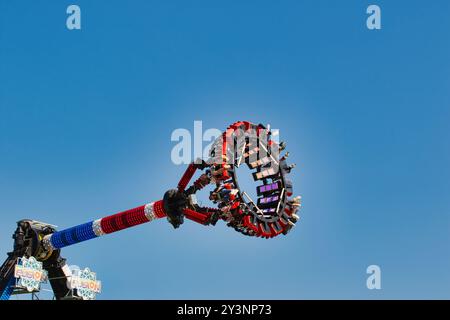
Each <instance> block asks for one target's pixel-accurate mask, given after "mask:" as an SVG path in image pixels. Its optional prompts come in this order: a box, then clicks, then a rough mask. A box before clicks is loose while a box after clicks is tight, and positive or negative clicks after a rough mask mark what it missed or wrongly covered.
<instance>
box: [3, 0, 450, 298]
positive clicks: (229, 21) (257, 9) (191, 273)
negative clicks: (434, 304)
mask: <svg viewBox="0 0 450 320" xmlns="http://www.w3.org/2000/svg"><path fill="white" fill-rule="evenodd" d="M72 3H76V4H78V5H79V6H80V7H81V11H82V30H79V31H69V30H67V29H66V25H65V20H66V13H65V11H66V8H67V6H68V5H70V4H72ZM372 3H374V4H378V5H379V6H380V7H381V10H382V29H381V30H379V31H369V30H368V29H367V28H366V24H365V20H366V17H367V15H366V13H365V11H366V8H367V6H368V5H369V4H372ZM449 16H450V3H449V2H448V1H444V0H441V1H432V2H429V1H428V2H427V1H378V0H377V1H372V2H368V1H356V0H354V1H351V0H349V1H331V0H330V1H324V0H319V1H318V0H316V1H312V0H311V1H278V2H274V1H188V2H187V1H164V2H162V1H158V2H157V1H131V2H130V1H123V0H122V1H81V0H80V1H78V0H77V1H75V2H69V1H58V3H57V4H56V3H55V2H53V1H44V0H41V1H14V2H7V1H2V2H0V200H1V201H0V221H1V223H0V252H1V254H2V255H3V256H4V257H6V252H7V251H9V250H10V249H11V246H12V240H11V233H12V232H13V230H14V228H15V222H16V221H17V220H19V219H22V218H33V219H37V220H42V221H46V222H49V223H52V224H56V225H58V226H59V227H60V228H65V227H70V226H72V225H76V224H79V223H83V222H86V221H90V220H92V219H94V218H98V217H102V216H106V215H108V214H111V213H114V212H117V211H121V210H124V209H128V208H131V207H135V206H138V205H141V204H144V203H146V202H149V201H153V200H158V199H160V198H161V197H162V195H163V194H164V192H165V190H167V189H169V188H172V187H174V186H175V185H176V183H177V181H178V178H179V177H180V176H181V174H182V173H183V171H184V169H185V167H183V166H176V165H174V164H173V163H172V162H171V160H170V151H171V149H172V147H173V146H174V143H173V142H171V141H170V135H171V133H172V131H173V130H174V129H176V128H187V129H190V130H193V124H194V120H202V121H203V126H204V127H205V128H219V129H224V128H225V127H226V126H227V125H228V124H230V123H232V122H234V121H236V120H249V121H253V122H261V123H270V124H271V125H272V126H273V127H276V128H280V133H281V138H282V140H285V141H286V142H287V145H288V149H289V151H290V153H291V157H290V159H291V161H292V162H295V163H297V168H296V169H295V171H294V173H293V181H294V188H295V193H296V194H300V195H302V197H303V205H304V206H303V208H302V211H301V212H300V214H301V221H300V222H299V223H298V225H297V227H296V229H295V230H294V231H293V232H292V233H290V234H289V235H288V236H286V237H278V238H276V239H273V240H262V239H250V238H247V237H243V236H240V235H239V234H237V233H235V232H234V231H233V230H232V229H229V228H227V227H226V226H225V225H224V224H223V223H219V224H218V225H217V226H216V227H214V228H212V227H210V228H207V227H202V226H200V225H197V224H194V223H191V222H186V223H185V224H184V225H183V226H182V227H181V228H180V229H178V230H173V229H172V227H171V226H170V225H169V224H168V223H167V222H166V221H158V222H154V223H151V224H147V225H142V226H138V227H136V228H133V229H129V230H125V231H123V232H120V233H117V234H113V235H109V236H107V237H103V238H100V239H95V240H92V241H89V242H86V243H82V244H79V245H76V246H73V247H70V248H66V249H64V251H63V255H64V257H66V258H68V262H69V264H76V265H79V266H81V267H85V266H89V267H90V268H91V269H93V270H95V271H97V273H98V277H99V278H100V279H101V280H102V281H103V289H104V292H103V293H102V294H101V295H100V296H99V298H101V299H165V298H167V299H170V298H173V299H195V298H212V299H215V298H218V299H219V298H234V299H241V298H246V299H250V298H255V299H262V298H267V299H278V298H284V299H313V298H325V299H329V298H339V299H341V298H342V299H348V298H355V299H380V298H387V299H391V298H413V299H418V298H420V299H422V298H423V299H429V298H438V299H439V298H446V299H449V298H450V290H449V289H450V271H449V270H450V250H449V242H450V233H449V230H450V200H449V197H448V194H449V191H450V183H449V181H450V169H449V165H448V164H449V163H450V145H449V139H448V138H449V133H448V120H449V117H450V112H449V105H450V90H449V89H450V59H449V58H448V57H450V40H449V36H448V30H449V29H450V19H449ZM371 264H377V265H379V266H380V267H381V270H382V289H381V290H368V289H367V288H366V277H367V275H366V273H365V271H366V268H367V266H369V265H371Z"/></svg>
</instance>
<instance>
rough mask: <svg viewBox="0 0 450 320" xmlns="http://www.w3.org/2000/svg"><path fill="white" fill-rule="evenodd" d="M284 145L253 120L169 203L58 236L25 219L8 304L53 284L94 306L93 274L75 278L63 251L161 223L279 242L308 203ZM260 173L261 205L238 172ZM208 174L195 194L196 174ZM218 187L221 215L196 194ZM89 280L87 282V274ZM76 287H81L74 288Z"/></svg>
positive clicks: (200, 164) (9, 266)
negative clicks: (222, 226) (297, 191)
mask: <svg viewBox="0 0 450 320" xmlns="http://www.w3.org/2000/svg"><path fill="white" fill-rule="evenodd" d="M284 149H285V144H284V143H283V142H281V143H278V142H276V141H274V140H273V138H272V132H271V131H270V128H266V127H265V126H263V125H261V124H259V125H256V124H253V123H250V122H246V121H240V122H236V123H234V124H232V125H230V126H229V127H228V128H227V130H226V131H225V132H223V134H222V135H221V136H220V137H219V138H217V139H216V141H215V142H214V144H213V146H212V148H211V151H210V158H209V159H208V160H207V161H204V160H196V161H194V162H193V163H191V164H190V165H189V166H188V168H187V170H186V172H185V173H184V175H183V176H182V178H181V179H180V181H179V183H178V187H177V189H173V190H169V191H167V192H166V193H165V194H164V197H163V199H162V200H159V201H155V202H151V203H148V204H145V205H142V206H139V207H136V208H133V209H130V210H126V211H123V212H119V213H116V214H114V215H110V216H107V217H104V218H101V219H97V220H94V221H90V222H87V223H84V224H81V225H78V226H75V227H71V228H68V229H65V230H61V231H57V230H56V228H55V227H54V226H53V225H50V224H47V223H43V222H39V221H35V220H30V219H24V220H20V221H19V222H18V223H17V228H16V230H15V232H14V234H13V239H14V248H13V251H12V252H9V253H8V257H7V259H6V261H5V262H4V263H3V265H2V266H1V268H0V300H8V299H9V298H10V296H11V295H15V294H20V293H24V292H25V293H26V292H35V291H39V284H40V283H41V282H42V281H43V280H48V281H49V283H50V286H51V288H52V290H53V294H54V297H55V299H57V300H62V299H92V298H94V297H95V293H96V292H99V290H100V288H99V287H100V284H99V282H98V281H96V279H95V276H94V277H92V273H90V272H89V270H88V269H85V270H84V271H81V272H78V273H77V274H74V272H73V270H71V269H70V268H69V267H68V265H67V264H66V260H65V259H64V258H62V256H61V249H62V248H64V247H67V246H71V245H73V244H76V243H79V242H83V241H86V240H90V239H93V238H97V237H100V236H103V235H106V234H109V233H113V232H116V231H120V230H123V229H126V228H130V227H133V226H136V225H139V224H142V223H146V222H150V221H153V220H156V219H161V218H167V220H168V221H169V222H170V223H171V224H172V225H173V227H174V228H178V227H179V226H180V225H181V224H182V223H183V221H184V217H186V218H188V219H190V220H192V221H194V222H197V223H200V224H202V225H205V226H206V225H212V226H214V225H215V224H216V223H217V221H218V220H223V221H225V222H226V223H227V226H229V227H232V228H234V229H235V230H236V231H238V232H240V233H242V234H244V235H247V236H255V237H261V238H267V239H268V238H273V237H275V236H278V235H280V234H287V233H288V232H289V231H290V230H291V228H292V227H293V226H294V225H295V223H296V222H297V220H298V219H299V217H298V215H297V211H298V209H299V207H300V197H292V182H291V181H290V180H289V179H288V174H289V173H290V171H291V169H292V168H293V167H294V166H293V165H288V164H287V162H286V158H287V156H288V153H285V154H284V155H283V156H281V152H282V151H283V150H284ZM241 164H245V165H247V166H248V168H249V169H250V170H252V175H253V180H254V181H256V182H258V183H259V184H260V185H258V186H257V188H256V194H257V199H255V200H256V201H254V199H252V196H251V195H249V194H248V193H247V192H245V191H243V190H242V188H240V186H239V180H238V173H237V170H236V169H237V168H238V167H239V166H240V165H241ZM197 170H201V171H202V174H201V175H200V176H199V178H198V179H197V180H196V181H195V182H194V183H193V184H192V185H191V186H190V187H187V186H188V184H189V182H190V180H191V179H192V178H193V176H194V174H195V172H196V171H197ZM209 184H211V185H212V186H213V191H211V192H210V195H209V199H210V200H211V201H212V202H213V203H214V204H215V205H217V208H209V207H202V206H200V205H199V204H198V202H197V200H196V196H195V194H196V193H197V192H198V191H200V190H201V189H203V188H204V187H206V186H207V185H209ZM85 271H86V272H85ZM83 274H84V275H83ZM74 280H76V281H74Z"/></svg>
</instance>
